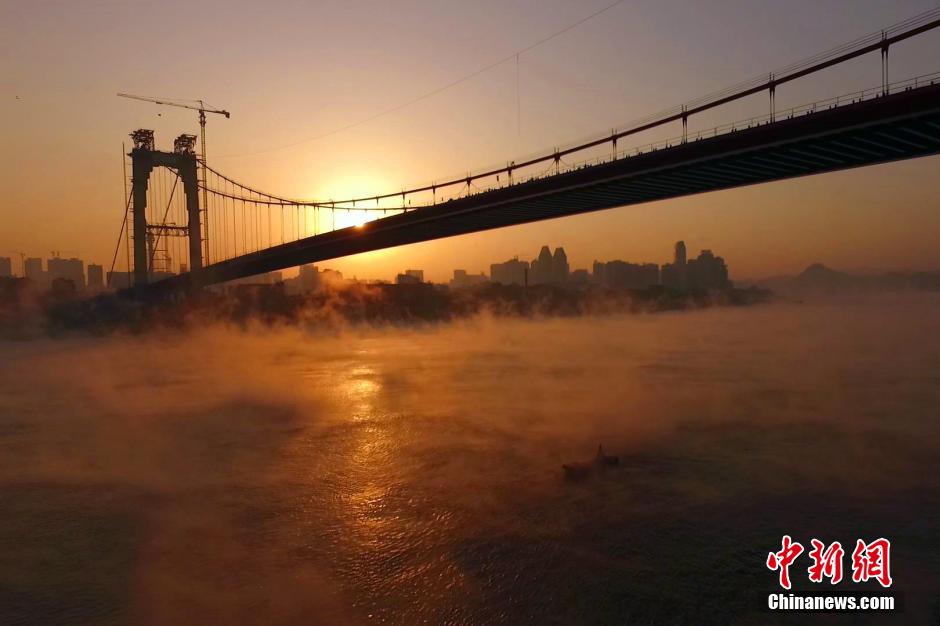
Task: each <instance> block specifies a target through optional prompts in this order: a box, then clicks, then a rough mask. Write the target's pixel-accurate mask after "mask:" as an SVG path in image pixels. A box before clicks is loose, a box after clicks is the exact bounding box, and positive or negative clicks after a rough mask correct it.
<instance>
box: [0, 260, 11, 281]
mask: <svg viewBox="0 0 940 626" xmlns="http://www.w3.org/2000/svg"><path fill="white" fill-rule="evenodd" d="M10 276H13V262H12V261H10V257H8V256H0V278H8V277H10Z"/></svg>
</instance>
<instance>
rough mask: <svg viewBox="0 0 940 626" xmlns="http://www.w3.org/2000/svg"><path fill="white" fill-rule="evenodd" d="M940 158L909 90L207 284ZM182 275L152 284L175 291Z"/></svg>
mask: <svg viewBox="0 0 940 626" xmlns="http://www.w3.org/2000/svg"><path fill="white" fill-rule="evenodd" d="M938 153H940V85H929V86H925V87H919V88H915V89H909V90H906V91H903V92H900V93H895V94H891V95H888V96H883V97H880V98H876V99H873V100H866V101H861V102H856V103H853V104H847V105H842V106H839V107H835V108H831V109H827V110H822V111H818V112H815V113H809V114H806V115H801V116H798V117H794V118H790V119H783V120H779V121H776V122H772V123H766V124H763V125H760V126H755V127H752V128H746V129H742V130H738V131H735V132H732V133H729V134H725V135H720V136H716V137H711V138H707V139H699V140H695V141H690V142H688V143H684V144H679V145H675V146H672V147H669V148H663V149H660V150H656V151H653V152H647V153H644V154H640V155H636V156H630V157H626V158H621V159H618V160H616V161H611V162H607V163H602V164H599V165H592V166H587V167H584V168H582V169H578V170H574V171H568V172H563V173H561V174H558V175H555V176H550V177H546V178H541V179H537V180H532V181H529V182H525V183H520V184H516V185H513V186H510V187H505V188H501V189H496V190H493V191H488V192H484V193H479V194H476V195H473V196H469V197H466V198H461V199H459V200H453V201H450V202H446V203H441V204H437V205H435V206H431V207H425V208H419V209H415V210H412V211H409V212H408V213H403V214H398V215H393V216H390V217H386V218H382V219H379V220H375V221H372V222H368V223H367V224H365V225H364V226H362V227H359V228H346V229H342V230H338V231H333V232H330V233H325V234H322V235H315V236H312V237H307V238H305V239H301V240H299V241H295V242H292V243H288V244H284V245H280V246H275V247H272V248H268V249H266V250H262V251H259V252H255V253H252V254H247V255H244V256H240V257H237V258H234V259H229V260H226V261H222V262H219V263H215V264H213V265H210V266H208V267H206V268H205V270H204V274H203V276H202V280H201V281H200V282H201V283H202V284H212V283H218V282H223V281H226V280H232V279H235V278H241V277H245V276H251V275H253V274H259V273H262V272H268V271H273V270H278V269H283V268H287V267H292V266H295V265H300V264H303V263H313V262H317V261H324V260H328V259H334V258H338V257H343V256H348V255H351V254H357V253H361V252H368V251H371V250H380V249H383V248H390V247H394V246H400V245H405V244H410V243H417V242H420V241H429V240H432V239H439V238H442V237H451V236H454V235H462V234H467V233H473V232H478V231H483V230H488V229H491V228H500V227H503V226H512V225H516V224H525V223H528V222H534V221H538V220H545V219H551V218H556V217H564V216H568V215H576V214H579V213H585V212H588V211H597V210H600V209H608V208H612V207H620V206H627V205H631V204H639V203H641V202H649V201H653V200H663V199H666V198H674V197H678V196H684V195H689V194H695V193H701V192H706V191H715V190H719V189H729V188H732V187H739V186H742V185H752V184H756V183H763V182H769V181H775V180H783V179H787V178H794V177H797V176H805V175H810V174H819V173H823V172H831V171H836V170H843V169H848V168H853V167H860V166H864V165H872V164H876V163H886V162H890V161H898V160H902V159H911V158H916V157H922V156H927V155H932V154H938ZM190 280H191V277H190V276H189V275H181V276H177V277H173V278H170V279H167V280H164V281H161V282H159V283H154V284H153V285H151V287H150V288H151V289H154V290H157V291H161V290H163V289H177V288H180V287H185V286H187V285H188V284H189V281H190Z"/></svg>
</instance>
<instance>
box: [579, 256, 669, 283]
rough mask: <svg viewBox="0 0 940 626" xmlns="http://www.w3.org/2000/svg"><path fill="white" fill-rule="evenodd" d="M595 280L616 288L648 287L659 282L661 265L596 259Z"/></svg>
mask: <svg viewBox="0 0 940 626" xmlns="http://www.w3.org/2000/svg"><path fill="white" fill-rule="evenodd" d="M594 280H595V282H597V283H599V284H601V285H605V286H607V287H611V288H615V289H646V288H647V287H652V286H653V285H658V284H659V266H658V265H656V264H655V263H643V264H638V263H627V262H625V261H609V262H607V263H600V262H598V261H595V262H594Z"/></svg>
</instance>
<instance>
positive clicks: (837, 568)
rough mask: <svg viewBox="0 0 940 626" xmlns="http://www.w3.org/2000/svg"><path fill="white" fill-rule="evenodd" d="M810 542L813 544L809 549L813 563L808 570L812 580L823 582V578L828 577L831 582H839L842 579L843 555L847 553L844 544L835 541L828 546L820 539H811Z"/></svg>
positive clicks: (833, 583)
mask: <svg viewBox="0 0 940 626" xmlns="http://www.w3.org/2000/svg"><path fill="white" fill-rule="evenodd" d="M810 543H811V544H812V545H813V549H812V550H810V551H809V557H810V558H811V559H813V564H812V565H810V566H809V569H808V570H807V571H808V572H809V579H810V581H811V582H814V583H821V582H822V581H823V578H828V579H829V583H830V584H832V585H835V584H838V583H839V581H841V580H842V556H843V555H844V554H845V550H843V549H842V544H841V543H839V542H838V541H835V542H833V543H832V544H831V545H830V546H829V547H828V548H827V547H826V544H824V543H823V542H822V541H820V540H819V539H811V540H810ZM824 548H825V549H824Z"/></svg>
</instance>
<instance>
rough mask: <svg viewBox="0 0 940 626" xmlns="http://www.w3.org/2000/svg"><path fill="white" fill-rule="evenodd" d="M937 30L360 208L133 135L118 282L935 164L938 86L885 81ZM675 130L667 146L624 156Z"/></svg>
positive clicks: (294, 261)
mask: <svg viewBox="0 0 940 626" xmlns="http://www.w3.org/2000/svg"><path fill="white" fill-rule="evenodd" d="M938 26H940V10H935V11H932V12H928V13H926V14H922V15H921V16H918V17H916V18H912V19H911V20H908V21H906V22H903V23H901V24H898V25H896V26H894V27H892V28H890V29H886V30H884V31H881V32H880V33H876V34H874V35H871V36H868V37H863V38H861V39H858V40H856V41H854V42H851V43H849V44H846V45H843V46H840V47H838V48H834V49H832V50H830V51H828V52H825V53H822V54H819V55H816V56H814V57H811V58H810V59H807V60H805V61H803V62H800V63H796V64H793V65H790V66H788V67H785V68H782V69H781V70H778V71H776V72H773V73H769V74H767V75H766V76H764V77H760V78H756V79H753V80H750V81H746V82H744V83H741V84H739V85H736V86H734V87H731V88H729V89H726V90H723V91H720V92H716V93H713V94H710V95H708V96H705V97H703V98H700V99H698V100H695V101H692V102H689V103H687V104H685V105H682V106H680V107H676V108H674V109H671V110H668V111H665V112H663V113H660V114H657V115H655V116H651V117H650V118H647V119H643V120H639V121H638V122H635V123H633V124H631V125H629V126H627V127H625V128H622V129H619V130H613V131H611V132H610V133H608V134H604V135H602V136H598V137H597V138H595V139H593V140H590V141H587V142H583V143H580V144H577V145H573V146H569V147H565V148H556V149H553V150H551V151H546V152H545V153H543V154H540V155H537V156H534V157H532V158H527V159H523V160H520V161H518V162H514V161H510V162H507V163H506V164H505V165H503V166H499V167H495V168H489V169H486V170H483V171H478V172H471V173H468V174H467V175H465V176H461V177H454V178H451V179H447V180H443V181H440V182H435V183H431V184H427V185H423V186H420V187H415V188H409V189H402V190H399V191H392V192H388V193H384V194H378V195H374V196H369V197H358V198H349V199H344V200H327V201H323V200H318V201H305V200H297V199H291V198H287V197H283V196H280V195H275V194H272V193H268V192H265V191H261V190H259V189H257V188H255V187H253V186H251V185H247V184H244V183H241V182H238V181H236V180H234V179H232V178H230V177H228V176H226V175H225V174H223V173H221V172H220V171H218V170H217V169H215V168H214V167H212V166H210V165H209V164H208V163H207V162H206V160H205V159H204V158H202V157H201V156H200V155H198V154H197V153H196V151H195V140H196V138H195V137H194V136H192V135H181V136H180V137H178V138H177V139H176V141H175V143H174V148H173V150H172V151H167V152H164V151H160V150H157V149H156V147H155V143H154V137H153V133H152V132H151V131H147V130H138V131H136V132H135V133H133V134H132V137H133V138H134V148H133V149H132V150H131V152H130V155H129V156H130V158H131V162H132V177H131V188H130V190H129V193H128V196H127V205H126V207H125V222H124V224H125V229H124V231H123V236H124V241H125V243H126V248H127V264H128V268H131V267H133V281H134V287H135V289H136V290H137V291H139V292H145V293H166V292H172V293H175V292H180V291H185V290H187V289H190V288H193V287H200V286H205V285H211V284H214V283H219V282H224V281H229V280H233V279H238V278H243V277H246V276H251V275H254V274H259V273H263V272H269V271H274V270H279V269H284V268H288V267H293V266H297V265H301V264H305V263H313V262H318V261H324V260H328V259H334V258H338V257H342V256H347V255H351V254H358V253H362V252H369V251H373V250H379V249H383V248H389V247H394V246H401V245H406V244H411V243H417V242H421V241H429V240H433V239H439V238H443V237H451V236H455V235H461V234H467V233H473V232H479V231H484V230H488V229H493V228H500V227H504V226H511V225H517V224H525V223H529V222H535V221H539V220H545V219H552V218H557V217H563V216H570V215H576V214H580V213H585V212H589V211H597V210H601V209H608V208H613V207H622V206H628V205H633V204H638V203H643V202H649V201H654V200H663V199H667V198H675V197H679V196H684V195H689V194H696V193H702V192H706V191H715V190H721V189H729V188H733V187H739V186H743V185H753V184H759V183H764V182H770V181H777V180H784V179H789V178H795V177H800V176H806V175H812V174H821V173H825V172H833V171H837V170H843V169H848V168H855V167H861V166H867V165H874V164H879V163H887V162H891V161H899V160H904V159H913V158H918V157H924V156H929V155H934V154H938V153H940V72H938V73H935V74H928V75H922V76H917V77H915V78H910V79H906V80H902V81H895V82H891V81H890V80H889V67H890V66H889V52H890V50H891V47H892V46H894V45H896V44H899V43H901V42H903V41H905V40H907V39H910V38H912V37H915V36H917V35H920V34H923V33H926V32H928V31H932V30H934V29H936V28H937V27H938ZM876 54H880V62H881V76H882V80H881V84H880V85H878V86H875V87H873V88H871V89H866V90H862V91H858V92H855V93H851V94H844V95H839V96H835V97H832V98H829V99H825V100H820V101H816V102H813V103H810V104H806V105H803V106H799V107H793V108H789V109H784V110H778V109H777V107H776V102H775V99H776V92H777V90H778V89H779V88H781V87H783V86H786V85H789V84H790V83H793V82H794V81H797V80H799V79H801V78H804V77H806V76H809V75H811V74H815V73H817V72H820V71H822V70H825V69H827V68H831V67H833V66H836V65H839V64H843V63H846V62H847V61H850V60H852V59H856V58H858V57H862V56H864V55H876ZM759 94H766V96H767V112H766V113H765V114H763V115H760V116H757V117H753V118H750V119H747V120H742V121H737V122H733V123H728V124H724V125H721V126H717V127H713V128H708V129H701V130H694V131H691V130H689V123H690V120H695V119H698V118H697V117H695V116H700V114H702V113H704V112H706V111H710V110H712V109H716V108H718V107H721V106H723V105H727V104H729V103H731V102H735V101H738V100H741V99H744V98H748V97H754V96H756V95H759ZM670 125H675V126H676V127H677V131H676V132H677V135H676V136H675V137H674V138H672V139H669V140H664V141H660V142H657V143H654V144H648V145H644V146H631V145H629V142H630V141H631V140H632V139H634V138H636V137H637V136H639V135H640V134H641V133H644V132H646V131H650V130H651V129H662V128H668V127H670ZM679 128H681V134H679ZM180 187H182V189H180ZM200 193H201V194H202V201H201V202H200ZM119 247H120V241H119ZM131 248H133V255H131ZM174 262H175V264H176V265H175V267H174ZM112 267H113V264H112ZM177 270H178V271H177Z"/></svg>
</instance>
